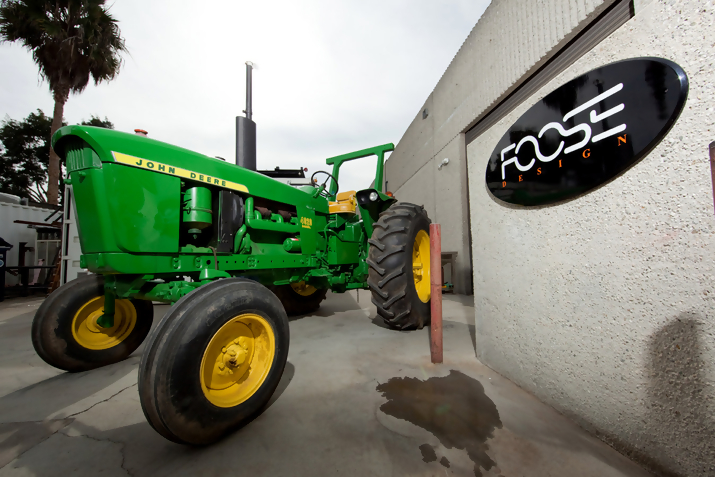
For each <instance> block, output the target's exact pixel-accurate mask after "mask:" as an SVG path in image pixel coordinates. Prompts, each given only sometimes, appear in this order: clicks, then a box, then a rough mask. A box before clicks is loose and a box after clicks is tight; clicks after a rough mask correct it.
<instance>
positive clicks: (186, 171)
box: [52, 126, 328, 213]
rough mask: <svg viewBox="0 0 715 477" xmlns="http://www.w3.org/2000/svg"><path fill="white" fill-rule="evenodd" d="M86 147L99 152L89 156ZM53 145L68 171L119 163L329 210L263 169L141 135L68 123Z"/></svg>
mask: <svg viewBox="0 0 715 477" xmlns="http://www.w3.org/2000/svg"><path fill="white" fill-rule="evenodd" d="M87 145H88V146H89V148H90V149H91V150H92V151H94V153H95V154H91V155H90V154H88V152H87V148H86V146H87ZM52 147H53V148H54V150H55V152H57V154H58V155H60V157H62V158H64V159H65V160H66V164H67V174H68V175H69V174H70V173H71V172H73V171H77V170H80V169H87V168H101V167H102V163H117V164H123V165H126V166H129V167H136V168H139V169H144V170H150V171H154V172H157V173H160V174H167V175H172V176H177V177H181V178H182V179H184V180H186V181H192V182H197V183H202V184H206V185H209V184H210V185H213V186H216V187H221V188H226V189H232V190H235V191H237V192H242V193H245V194H249V195H251V196H257V197H264V198H267V199H273V200H276V198H278V197H280V199H279V200H280V201H281V202H286V203H290V204H294V205H296V206H300V205H304V206H307V207H309V208H311V209H313V210H315V211H317V212H322V213H328V202H327V200H325V199H324V198H322V197H317V198H313V197H312V196H311V194H309V193H307V192H304V191H301V190H299V189H295V188H293V187H291V186H289V185H287V184H283V183H282V182H279V181H277V180H275V179H271V178H270V177H266V176H264V175H263V174H260V173H258V172H254V171H251V170H248V169H245V168H243V167H239V166H237V165H235V164H231V163H228V162H225V161H222V160H219V159H214V158H212V157H208V156H205V155H203V154H199V153H197V152H193V151H190V150H188V149H184V148H181V147H177V146H173V145H171V144H167V143H165V142H161V141H157V140H155V139H150V138H148V137H144V136H139V135H137V134H129V133H124V132H119V131H115V130H113V129H105V128H97V127H92V126H65V127H63V128H60V129H58V130H57V132H55V134H54V135H53V136H52ZM197 185H198V184H197Z"/></svg>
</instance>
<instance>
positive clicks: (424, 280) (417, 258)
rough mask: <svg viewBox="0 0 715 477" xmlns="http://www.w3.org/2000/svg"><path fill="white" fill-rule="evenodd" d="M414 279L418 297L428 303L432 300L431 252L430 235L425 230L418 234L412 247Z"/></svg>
mask: <svg viewBox="0 0 715 477" xmlns="http://www.w3.org/2000/svg"><path fill="white" fill-rule="evenodd" d="M412 277H413V278H414V280H415V290H417V296H419V297H420V300H422V302H423V303H427V302H428V301H429V299H430V252H429V235H427V232H425V231H424V230H420V231H419V232H417V237H415V243H414V245H413V246H412Z"/></svg>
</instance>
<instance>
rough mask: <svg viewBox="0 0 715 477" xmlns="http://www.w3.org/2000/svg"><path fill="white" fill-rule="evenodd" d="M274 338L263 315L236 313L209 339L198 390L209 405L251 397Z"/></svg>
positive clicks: (273, 351) (261, 378)
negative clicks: (199, 389) (201, 391)
mask: <svg viewBox="0 0 715 477" xmlns="http://www.w3.org/2000/svg"><path fill="white" fill-rule="evenodd" d="M275 354H276V338H275V335H274V334H273V329H272V328H271V325H270V324H269V323H268V321H266V319H265V318H263V317H262V316H259V315H255V314H253V313H246V314H243V315H239V316H236V317H235V318H232V319H230V320H229V321H228V322H226V323H225V324H224V325H223V326H222V327H221V328H220V329H219V330H218V331H217V332H216V334H215V335H214V336H213V338H211V341H210V342H209V345H208V346H207V347H206V350H205V351H204V356H203V359H202V360H201V371H200V372H201V389H202V390H203V391H204V396H206V399H208V400H209V401H210V402H211V404H213V405H215V406H218V407H233V406H237V405H239V404H241V403H242V402H244V401H246V400H247V399H248V398H250V397H251V396H253V395H254V394H255V393H256V391H258V388H260V387H261V385H262V384H263V382H264V381H265V380H266V377H267V376H268V372H269V371H270V369H271V365H272V364H273V357H274V356H275Z"/></svg>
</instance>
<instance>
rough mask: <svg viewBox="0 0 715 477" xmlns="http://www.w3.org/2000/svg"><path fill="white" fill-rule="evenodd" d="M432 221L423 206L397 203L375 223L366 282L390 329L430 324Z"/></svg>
mask: <svg viewBox="0 0 715 477" xmlns="http://www.w3.org/2000/svg"><path fill="white" fill-rule="evenodd" d="M430 222H431V221H430V219H429V217H427V213H426V212H425V209H424V207H421V206H419V205H415V204H410V203H408V202H397V203H395V204H393V205H392V206H390V208H389V209H387V210H386V211H384V212H383V213H382V214H380V219H379V220H378V221H377V222H375V223H374V224H373V233H372V237H371V238H370V240H369V241H368V242H369V244H370V251H369V253H368V259H367V264H368V265H369V266H370V272H369V274H368V280H367V283H368V285H369V286H370V290H371V291H372V302H373V304H374V305H375V306H376V307H377V313H378V315H380V316H381V317H382V319H383V320H384V321H385V324H387V325H388V326H389V327H391V328H394V329H398V330H409V329H415V328H417V329H421V328H422V327H424V326H425V325H426V324H428V323H429V321H430V259H429V256H430V255H429V254H430V252H429V250H430V249H429V225H430Z"/></svg>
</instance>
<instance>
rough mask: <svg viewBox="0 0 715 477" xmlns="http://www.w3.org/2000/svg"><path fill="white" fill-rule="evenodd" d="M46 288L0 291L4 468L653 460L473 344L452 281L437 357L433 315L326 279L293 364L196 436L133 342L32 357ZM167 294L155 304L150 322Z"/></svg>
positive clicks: (268, 469) (294, 342) (289, 470)
mask: <svg viewBox="0 0 715 477" xmlns="http://www.w3.org/2000/svg"><path fill="white" fill-rule="evenodd" d="M41 301H42V300H41V299H37V298H35V299H33V298H28V299H15V300H8V301H6V302H4V303H0V477H5V476H33V475H34V476H46V475H103V476H126V475H130V476H163V475H167V476H171V477H179V476H184V475H187V476H188V475H216V476H219V475H220V476H225V475H246V476H274V475H275V476H322V475H350V476H361V475H366V476H367V475H370V476H403V475H415V476H431V475H447V476H452V475H464V476H472V475H477V476H504V477H517V476H529V477H539V476H582V477H589V476H593V477H604V476H646V475H650V474H648V473H647V472H646V471H644V470H642V469H641V468H640V467H639V466H637V465H636V464H634V463H633V462H631V461H629V460H628V459H627V458H625V457H624V456H622V455H621V454H618V453H617V452H615V451H614V450H613V449H611V448H610V447H608V446H607V445H605V444H604V443H602V442H601V441H599V440H598V439H596V438H594V437H592V436H591V435H589V434H587V433H586V432H585V431H583V430H582V429H581V428H579V427H578V426H576V425H575V424H573V423H572V422H571V421H569V420H568V419H567V418H565V417H564V416H562V415H560V414H558V413H557V412H556V411H554V410H553V409H552V408H550V407H548V406H546V405H544V404H542V403H540V402H539V401H537V400H536V399H535V398H534V397H533V396H531V395H530V394H528V393H526V392H525V391H523V390H521V389H520V388H518V387H517V386H515V385H514V384H513V383H511V382H510V381H508V380H506V379H504V378H503V377H501V376H500V375H498V374H496V373H495V372H493V371H492V370H490V369H489V368H487V367H486V366H484V365H482V364H481V363H480V362H479V361H478V360H477V359H476V357H475V349H474V343H475V338H474V326H473V324H470V323H473V321H474V308H473V307H472V304H471V297H465V296H449V295H446V296H445V300H444V328H445V329H444V343H445V349H444V356H445V362H444V364H442V365H437V366H435V365H432V364H431V363H430V358H429V356H430V355H429V336H428V331H427V330H426V329H425V330H421V331H413V332H398V331H392V330H388V329H386V328H384V326H383V325H382V324H381V322H380V321H379V320H378V319H376V318H375V316H376V315H375V311H374V307H373V306H372V305H371V304H370V298H369V294H368V293H367V292H364V291H361V292H360V293H359V294H357V293H355V292H353V293H348V294H344V295H337V294H329V296H328V299H327V300H326V302H324V304H323V306H322V307H321V309H320V310H319V311H318V312H317V313H316V314H313V315H308V316H303V317H299V318H297V319H293V320H292V321H291V348H290V354H289V358H288V365H287V367H286V371H285V373H284V376H283V380H282V381H281V384H280V386H279V388H278V391H277V392H276V394H275V395H274V397H273V400H272V402H271V404H270V406H269V407H268V409H267V410H266V411H265V412H264V413H263V414H262V415H261V416H260V417H259V418H257V419H256V420H255V421H254V422H253V423H251V424H249V425H248V426H246V427H245V428H244V429H241V430H239V431H238V432H236V433H234V434H233V435H231V436H229V437H228V438H226V439H224V440H223V441H221V442H219V443H218V444H215V445H213V446H209V447H205V448H191V447H184V446H180V445H176V444H173V443H171V442H169V441H166V440H165V439H163V438H162V437H161V436H159V435H158V434H157V433H156V432H154V431H153V430H152V429H151V427H150V426H149V424H148V423H147V422H146V421H145V419H144V415H143V413H142V410H141V407H140V405H139V399H138V396H137V387H136V379H137V366H138V363H139V358H140V356H141V351H142V349H141V348H140V349H139V350H138V351H137V352H135V353H134V354H133V355H132V356H131V357H130V358H129V359H127V360H125V361H123V362H121V363H118V364H115V365H112V366H107V367H105V368H102V369H97V370H93V371H89V372H84V373H77V374H69V373H64V372H60V371H58V370H55V369H54V368H51V367H49V366H48V365H46V364H45V363H44V362H43V361H42V360H41V359H40V358H39V357H37V356H36V355H35V353H34V350H33V348H32V344H31V342H30V325H31V321H32V317H33V315H34V312H35V310H36V309H37V307H38V306H39V304H40V303H41ZM167 309H168V306H156V308H155V323H156V322H158V321H159V320H160V318H161V317H162V316H163V314H164V313H165V312H166V310H167Z"/></svg>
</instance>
